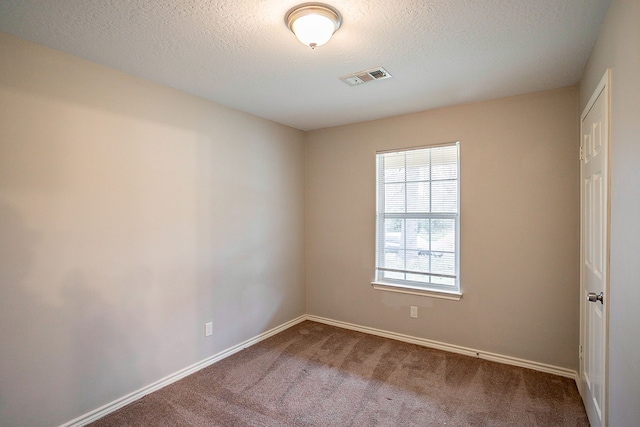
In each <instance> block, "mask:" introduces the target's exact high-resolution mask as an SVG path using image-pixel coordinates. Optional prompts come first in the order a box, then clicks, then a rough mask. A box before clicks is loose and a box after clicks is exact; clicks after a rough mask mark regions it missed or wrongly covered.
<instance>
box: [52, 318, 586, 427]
mask: <svg viewBox="0 0 640 427" xmlns="http://www.w3.org/2000/svg"><path fill="white" fill-rule="evenodd" d="M305 320H311V321H313V322H318V323H324V324H326V325H331V326H336V327H338V328H343V329H350V330H353V331H358V332H363V333H365V334H371V335H377V336H379V337H384V338H390V339H393V340H396V341H403V342H407V343H411V344H417V345H420V346H423V347H429V348H435V349H438V350H444V351H449V352H452V353H459V354H464V355H467V356H472V357H478V358H481V359H486V360H491V361H493V362H498V363H504V364H506V365H513V366H519V367H522V368H528V369H533V370H535V371H540V372H546V373H549V374H554V375H559V376H562V377H566V378H571V379H573V380H574V381H576V385H577V386H578V388H579V387H580V385H579V377H578V373H577V372H576V371H573V370H571V369H566V368H560V367H557V366H552V365H547V364H544V363H538V362H533V361H530V360H525V359H518V358H516V357H511V356H504V355H500V354H496V353H489V352H486V351H481V350H475V349H472V348H468V347H462V346H458V345H453V344H446V343H442V342H438V341H433V340H428V339H425V338H418V337H412V336H410V335H404V334H399V333H396V332H390V331H384V330H381V329H375V328H370V327H367V326H360V325H355V324H353V323H347V322H341V321H339V320H332V319H327V318H325V317H319V316H313V315H302V316H300V317H297V318H295V319H293V320H290V321H289V322H286V323H283V324H282V325H280V326H277V327H275V328H273V329H270V330H268V331H266V332H264V333H262V334H260V335H257V336H255V337H253V338H250V339H248V340H246V341H243V342H241V343H240V344H237V345H234V346H233V347H230V348H228V349H226V350H223V351H221V352H219V353H217V354H214V355H213V356H211V357H208V358H206V359H204V360H201V361H200V362H197V363H195V364H193V365H191V366H188V367H186V368H184V369H181V370H179V371H178V372H175V373H173V374H170V375H168V376H166V377H164V378H162V379H160V380H158V381H156V382H154V383H152V384H149V385H148V386H146V387H143V388H141V389H139V390H136V391H134V392H133V393H129V394H127V395H126V396H123V397H121V398H119V399H116V400H114V401H113V402H110V403H107V404H106V405H104V406H102V407H100V408H98V409H95V410H93V411H91V412H87V413H86V414H84V415H81V416H79V417H78V418H76V419H74V420H71V421H69V422H67V423H65V424H62V425H61V426H60V427H82V426H85V425H87V424H89V423H91V422H93V421H96V420H98V419H100V418H102V417H104V416H105V415H108V414H110V413H112V412H115V411H117V410H118V409H120V408H122V407H124V406H126V405H128V404H130V403H132V402H135V401H136V400H138V399H141V398H142V397H144V396H146V395H147V394H149V393H153V392H154V391H157V390H160V389H161V388H163V387H166V386H168V385H169V384H172V383H174V382H176V381H178V380H180V379H182V378H184V377H186V376H188V375H191V374H193V373H195V372H197V371H199V370H201V369H203V368H206V367H207V366H210V365H212V364H214V363H216V362H218V361H220V360H222V359H224V358H226V357H229V356H231V355H232V354H234V353H237V352H238V351H240V350H242V349H245V348H247V347H250V346H252V345H254V344H256V343H258V342H260V341H262V340H265V339H267V338H269V337H271V336H273V335H275V334H277V333H280V332H282V331H284V330H285V329H288V328H290V327H292V326H294V325H297V324H298V323H301V322H303V321H305Z"/></svg>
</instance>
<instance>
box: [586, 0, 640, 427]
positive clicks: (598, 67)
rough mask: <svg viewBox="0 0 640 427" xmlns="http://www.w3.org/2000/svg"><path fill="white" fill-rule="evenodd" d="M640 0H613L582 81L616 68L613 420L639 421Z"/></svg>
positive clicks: (591, 83)
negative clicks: (639, 19)
mask: <svg viewBox="0 0 640 427" xmlns="http://www.w3.org/2000/svg"><path fill="white" fill-rule="evenodd" d="M638 18H640V1H638V0H614V1H613V2H612V4H611V7H610V9H609V11H608V13H607V16H606V18H605V22H604V24H603V26H602V28H601V30H600V35H599V37H598V41H597V42H596V46H595V47H594V49H593V52H592V54H591V57H590V59H589V61H588V63H587V66H586V68H585V72H584V76H583V78H582V81H581V82H580V109H579V110H580V111H582V110H583V109H584V107H585V105H586V103H587V101H588V100H589V97H590V96H591V94H592V93H593V91H594V90H595V88H596V85H597V84H598V81H599V80H600V79H601V78H602V76H603V75H604V73H605V70H606V69H607V68H611V269H610V274H611V277H610V292H609V301H610V313H609V316H610V323H609V340H610V341H609V353H608V354H609V425H610V426H632V425H638V424H640V333H639V332H638V326H639V325H640V309H639V308H638V304H639V303H640V263H639V262H638V261H639V260H640V243H639V242H640V221H639V220H638V219H639V218H640V136H639V135H640V49H639V46H640V25H639V24H638Z"/></svg>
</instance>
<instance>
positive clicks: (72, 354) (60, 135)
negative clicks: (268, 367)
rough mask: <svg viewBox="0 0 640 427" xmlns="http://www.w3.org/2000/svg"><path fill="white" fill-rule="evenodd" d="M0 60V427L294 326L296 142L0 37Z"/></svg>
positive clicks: (278, 130)
mask: <svg viewBox="0 0 640 427" xmlns="http://www.w3.org/2000/svg"><path fill="white" fill-rule="evenodd" d="M0 58H2V59H1V60H0V425H2V426H52V425H59V424H61V423H63V422H66V421H69V420H71V419H73V418H75V417H77V416H79V415H81V414H84V413H86V412H88V411H90V410H93V409H96V408H98V407H100V406H101V405H103V404H106V403H108V402H111V401H113V400H114V399H116V398H120V397H122V396H124V395H126V394H127V393H130V392H132V391H135V390H137V389H139V388H141V387H143V386H146V385H148V384H150V383H152V382H154V381H156V380H159V379H160V378H162V377H164V376H166V375H168V374H171V373H174V372H176V371H178V370H180V369H182V368H185V367H187V366H189V365H191V364H193V363H195V362H198V361H200V360H202V359H204V358H206V357H208V356H211V355H213V354H215V353H217V352H219V351H221V350H223V349H227V348H229V347H230V346H232V345H235V344H238V343H240V342H242V341H244V340H246V339H248V338H251V337H254V336H256V335H258V334H259V333H261V332H263V331H266V330H268V329H270V328H272V327H274V326H277V325H280V324H282V323H284V322H286V321H289V320H291V319H293V318H295V317H297V316H299V315H302V314H304V312H305V291H304V139H303V138H304V134H303V133H302V132H300V131H297V130H294V129H291V128H287V127H285V126H281V125H277V124H274V123H272V122H268V121H266V120H262V119H258V118H256V117H253V116H250V115H248V114H244V113H240V112H236V111H233V110H229V109H227V108H223V107H221V106H218V105H215V104H212V103H209V102H206V101H204V100H201V99H198V98H195V97H192V96H188V95H185V94H182V93H180V92H177V91H174V90H171V89H167V88H163V87H161V86H158V85H155V84H152V83H149V82H146V81H142V80H139V79H135V78H133V77H131V76H128V75H125V74H122V73H118V72H115V71H112V70H109V69H106V68H103V67H100V66H98V65H95V64H91V63H89V62H86V61H82V60H79V59H77V58H73V57H71V56H68V55H65V54H61V53H59V52H56V51H53V50H50V49H46V48H43V47H40V46H37V45H34V44H31V43H28V42H26V41H23V40H20V39H17V38H14V37H11V36H8V35H6V34H2V33H0ZM208 321H212V322H213V329H214V332H213V337H211V338H204V335H203V331H204V323H205V322H208Z"/></svg>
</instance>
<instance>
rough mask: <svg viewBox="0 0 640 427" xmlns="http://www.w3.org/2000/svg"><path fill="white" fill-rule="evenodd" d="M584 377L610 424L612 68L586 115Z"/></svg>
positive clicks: (599, 415)
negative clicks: (610, 101) (609, 303)
mask: <svg viewBox="0 0 640 427" xmlns="http://www.w3.org/2000/svg"><path fill="white" fill-rule="evenodd" d="M580 133H581V137H582V139H581V144H580V157H581V159H582V161H581V162H580V165H581V166H580V176H581V216H582V218H581V236H580V238H581V242H582V244H581V257H580V258H581V272H580V278H581V284H580V289H581V299H582V303H581V315H580V328H581V334H580V335H581V339H580V341H581V342H580V350H581V352H580V353H581V360H580V381H581V389H582V399H583V401H584V405H585V407H586V409H587V415H588V416H589V422H590V423H591V426H592V427H600V426H606V424H607V418H606V407H607V361H606V356H607V336H608V329H607V320H608V299H607V295H608V286H607V285H608V282H609V171H608V163H609V71H607V73H606V74H605V76H604V77H603V78H602V80H601V82H600V84H599V85H598V88H597V89H596V91H595V92H594V94H593V96H592V97H591V100H590V101H589V103H588V104H587V107H586V108H585V111H584V113H582V117H581V126H580Z"/></svg>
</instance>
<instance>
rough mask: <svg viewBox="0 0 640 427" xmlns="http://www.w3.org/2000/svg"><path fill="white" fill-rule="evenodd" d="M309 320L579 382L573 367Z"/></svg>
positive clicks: (323, 320) (341, 324)
mask: <svg viewBox="0 0 640 427" xmlns="http://www.w3.org/2000/svg"><path fill="white" fill-rule="evenodd" d="M306 319H307V320H311V321H313V322H319V323H324V324H327V325H331V326H337V327H338V328H344V329H350V330H352V331H358V332H364V333H365V334H371V335H377V336H379V337H384V338H391V339H393V340H397V341H403V342H407V343H411V344H417V345H421V346H423V347H429V348H435V349H438V350H444V351H449V352H452V353H458V354H464V355H466V356H472V357H478V358H480V359H486V360H490V361H492V362H498V363H503V364H505V365H513V366H519V367H521V368H528V369H533V370H535V371H540V372H546V373H549V374H554V375H559V376H561V377H566V378H571V379H573V380H574V381H576V384H578V382H579V381H578V373H577V372H576V371H573V370H571V369H566V368H560V367H558V366H553V365H547V364H544V363H538V362H533V361H531V360H525V359H518V358H517V357H511V356H504V355H501V354H496V353H489V352H486V351H483V350H476V349H473V348H468V347H462V346H459V345H453V344H447V343H443V342H439V341H432V340H428V339H425V338H418V337H412V336H410V335H404V334H399V333H396V332H390V331H384V330H381V329H375V328H370V327H368V326H360V325H355V324H353V323H347V322H341V321H339V320H332V319H327V318H324V317H319V316H313V315H307V316H306Z"/></svg>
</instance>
